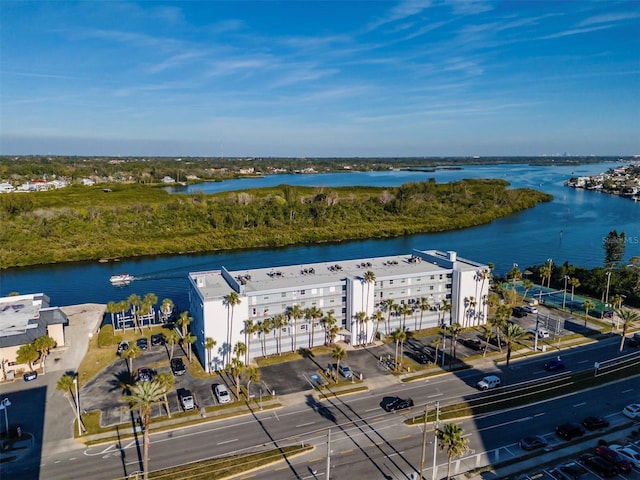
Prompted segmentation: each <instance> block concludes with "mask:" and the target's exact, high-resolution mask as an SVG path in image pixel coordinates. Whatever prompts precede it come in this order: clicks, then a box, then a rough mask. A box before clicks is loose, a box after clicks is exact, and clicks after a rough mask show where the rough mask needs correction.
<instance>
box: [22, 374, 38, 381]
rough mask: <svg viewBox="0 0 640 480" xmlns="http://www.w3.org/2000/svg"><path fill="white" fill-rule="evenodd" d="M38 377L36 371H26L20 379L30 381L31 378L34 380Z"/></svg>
mask: <svg viewBox="0 0 640 480" xmlns="http://www.w3.org/2000/svg"><path fill="white" fill-rule="evenodd" d="M36 378H38V372H27V373H25V374H24V375H23V376H22V379H23V380H24V381H25V382H30V381H31V380H35V379H36Z"/></svg>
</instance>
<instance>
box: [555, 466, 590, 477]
mask: <svg viewBox="0 0 640 480" xmlns="http://www.w3.org/2000/svg"><path fill="white" fill-rule="evenodd" d="M556 471H557V472H558V473H559V476H560V477H562V478H563V479H566V480H579V479H580V477H582V476H583V475H584V474H586V473H587V469H586V468H584V467H583V466H582V465H580V464H579V463H576V462H569V463H565V464H563V465H559V466H558V467H557V468H556Z"/></svg>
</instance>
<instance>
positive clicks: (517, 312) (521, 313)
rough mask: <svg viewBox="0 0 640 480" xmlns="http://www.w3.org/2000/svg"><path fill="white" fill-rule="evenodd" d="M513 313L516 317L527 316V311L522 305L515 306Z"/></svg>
mask: <svg viewBox="0 0 640 480" xmlns="http://www.w3.org/2000/svg"><path fill="white" fill-rule="evenodd" d="M511 315H513V316H514V317H516V318H522V317H526V316H527V311H526V310H525V309H524V308H522V307H515V308H514V309H513V311H512V312H511Z"/></svg>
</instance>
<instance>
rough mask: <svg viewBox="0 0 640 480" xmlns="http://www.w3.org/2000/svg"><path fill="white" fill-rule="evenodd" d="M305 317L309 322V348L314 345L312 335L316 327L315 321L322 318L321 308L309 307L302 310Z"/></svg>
mask: <svg viewBox="0 0 640 480" xmlns="http://www.w3.org/2000/svg"><path fill="white" fill-rule="evenodd" d="M304 316H305V318H306V319H307V320H308V321H309V322H310V323H311V330H310V331H311V335H310V336H309V348H313V347H315V342H314V340H315V339H314V335H315V328H316V321H317V320H320V319H321V318H322V310H320V309H319V308H318V307H315V306H314V307H310V308H307V309H305V311H304Z"/></svg>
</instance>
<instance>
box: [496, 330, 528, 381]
mask: <svg viewBox="0 0 640 480" xmlns="http://www.w3.org/2000/svg"><path fill="white" fill-rule="evenodd" d="M526 336H527V332H526V331H525V330H524V329H523V328H522V327H521V326H520V325H518V324H517V323H507V324H506V325H505V326H504V327H503V328H502V338H503V339H504V341H505V343H506V344H507V363H506V369H505V376H507V377H508V376H509V362H510V361H511V351H512V350H513V346H514V345H515V344H516V343H517V342H518V341H519V340H522V339H523V338H524V337H526ZM506 383H508V381H505V384H506Z"/></svg>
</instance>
